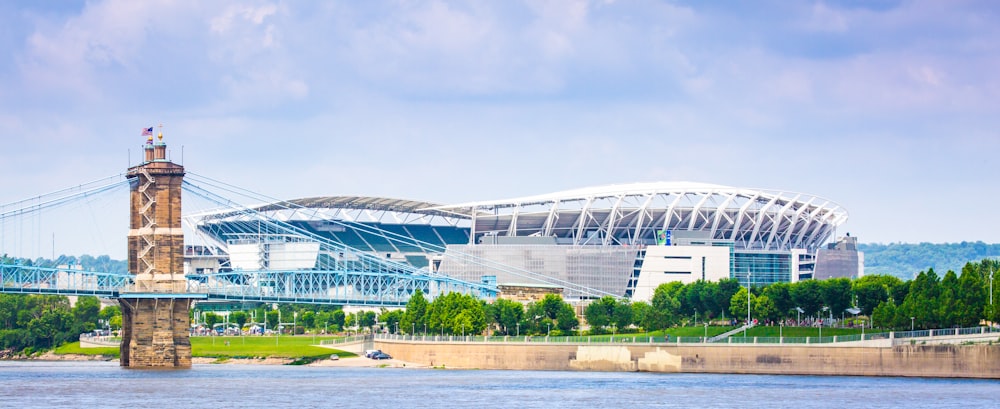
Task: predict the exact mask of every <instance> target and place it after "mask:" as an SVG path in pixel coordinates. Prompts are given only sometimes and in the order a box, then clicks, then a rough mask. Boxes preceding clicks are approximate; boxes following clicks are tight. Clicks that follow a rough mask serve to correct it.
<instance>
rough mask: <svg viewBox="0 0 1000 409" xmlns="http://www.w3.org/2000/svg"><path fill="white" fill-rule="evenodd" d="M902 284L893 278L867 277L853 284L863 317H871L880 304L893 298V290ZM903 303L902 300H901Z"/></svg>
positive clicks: (881, 276)
mask: <svg viewBox="0 0 1000 409" xmlns="http://www.w3.org/2000/svg"><path fill="white" fill-rule="evenodd" d="M900 283H902V280H900V279H898V278H896V277H893V276H884V275H866V276H864V277H861V278H859V279H857V280H854V282H852V283H851V285H852V288H853V291H854V295H855V297H856V298H857V301H858V303H857V307H858V309H860V310H861V314H862V315H871V314H872V312H873V311H874V310H875V307H877V306H878V305H879V304H881V303H882V302H883V301H888V300H890V299H891V297H892V289H893V288H895V287H896V286H898V285H899V284H900ZM899 302H902V299H899Z"/></svg>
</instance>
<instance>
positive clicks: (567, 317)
mask: <svg viewBox="0 0 1000 409" xmlns="http://www.w3.org/2000/svg"><path fill="white" fill-rule="evenodd" d="M577 325H580V320H579V319H577V318H576V311H573V306H572V305H569V303H565V302H564V303H562V305H561V306H560V307H559V312H557V313H556V327H557V328H559V330H560V331H562V332H570V331H573V328H576V326H577Z"/></svg>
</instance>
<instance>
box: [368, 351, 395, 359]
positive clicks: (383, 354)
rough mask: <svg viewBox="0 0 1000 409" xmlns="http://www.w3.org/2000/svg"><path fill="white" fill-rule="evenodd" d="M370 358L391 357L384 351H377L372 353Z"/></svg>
mask: <svg viewBox="0 0 1000 409" xmlns="http://www.w3.org/2000/svg"><path fill="white" fill-rule="evenodd" d="M372 359H392V356H391V355H389V354H387V353H385V352H379V353H377V354H375V355H372Z"/></svg>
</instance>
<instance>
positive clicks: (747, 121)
mask: <svg viewBox="0 0 1000 409" xmlns="http://www.w3.org/2000/svg"><path fill="white" fill-rule="evenodd" d="M703 3H705V2H690V3H688V2H668V1H589V2H588V1H572V0H568V1H557V0H550V1H495V2H483V1H392V2H389V1H386V2H355V1H343V2H294V1H289V2H281V1H241V2H226V1H211V2H204V1H183V0H180V1H155V0H150V1H141V2H137V1H130V0H128V1H126V0H91V1H85V2H84V1H56V0H48V1H12V2H0V48H2V49H3V50H4V52H3V53H2V54H0V141H2V144H3V145H2V147H0V180H2V181H3V184H2V189H0V203H9V202H13V201H17V200H20V199H25V198H28V197H31V196H34V195H39V194H42V193H46V192H51V191H54V190H58V189H61V188H64V187H67V186H71V185H74V184H79V183H83V182H86V181H90V180H94V179H98V178H102V177H105V176H111V175H116V174H119V173H121V172H123V171H124V169H125V168H127V166H128V165H129V164H130V163H132V164H134V163H135V162H136V161H137V158H138V152H139V148H140V146H141V144H142V143H143V138H142V137H141V136H140V129H141V128H143V127H147V126H153V125H158V124H161V123H162V124H163V128H162V130H163V133H164V134H165V141H166V142H167V143H168V144H170V148H171V157H172V158H173V159H174V160H175V161H178V160H177V159H178V157H179V156H183V161H184V165H185V166H186V167H187V168H188V170H189V171H191V172H194V173H197V174H200V175H205V176H209V177H213V178H216V179H221V180H224V181H227V182H230V183H232V184H235V185H238V186H242V187H245V188H248V189H251V190H254V191H257V192H261V193H266V194H268V195H270V196H273V197H282V198H295V197H304V196H319V195H349V194H357V195H378V196H388V197H396V198H404V199H415V200H426V201H432V202H441V203H446V202H459V201H472V200H486V199H500V198H507V197H517V196H526V195H533V194H542V193H548V192H553V191H558V190H565V189H573V188H580V187H588V186H597V185H605V184H614V183H630V182H647V181H694V182H705V183H715V184H723V185H731V186H740V187H753V188H767V189H776V190H785V191H792V192H804V193H809V194H813V195H817V196H821V197H825V198H829V199H831V200H833V201H835V202H837V203H838V204H840V205H841V206H842V207H844V208H846V209H847V210H848V211H849V212H850V219H849V221H848V222H847V224H845V225H844V226H843V227H842V228H841V231H840V232H839V233H840V234H843V233H844V232H851V233H852V235H855V236H859V237H860V238H861V240H862V241H864V242H883V243H885V242H897V241H902V242H921V241H930V242H956V241H975V240H983V241H987V242H1000V216H998V210H1000V206H998V204H1000V193H998V192H997V187H998V183H997V178H996V175H998V174H1000V161H998V160H997V157H998V155H997V153H998V151H1000V131H998V129H1000V25H998V24H996V22H997V21H1000V6H997V4H996V3H995V2H992V1H978V2H977V1H927V2H925V1H844V2H838V1H827V2H813V1H799V2H794V1H752V2H750V1H747V2H724V3H725V4H722V5H720V4H718V3H714V2H711V4H708V5H705V4H703ZM181 147H183V155H181V153H180V152H181ZM130 155H131V156H130ZM121 223H122V224H124V223H125V221H124V219H123V220H122V222H121ZM123 250H124V249H122V253H123Z"/></svg>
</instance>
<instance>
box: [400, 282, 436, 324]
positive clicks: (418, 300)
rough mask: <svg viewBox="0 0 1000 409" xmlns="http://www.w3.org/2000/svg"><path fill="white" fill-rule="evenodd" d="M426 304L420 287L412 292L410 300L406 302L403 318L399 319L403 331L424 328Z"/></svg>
mask: <svg viewBox="0 0 1000 409" xmlns="http://www.w3.org/2000/svg"><path fill="white" fill-rule="evenodd" d="M428 305H429V304H428V302H427V299H425V298H424V293H423V292H422V291H420V289H417V290H416V291H414V292H413V295H411V296H410V300H409V301H407V302H406V311H405V312H404V313H403V319H402V320H400V324H399V325H400V326H402V327H403V328H404V329H403V331H417V330H418V329H420V330H423V329H424V328H425V325H426V324H427V306H428Z"/></svg>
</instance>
